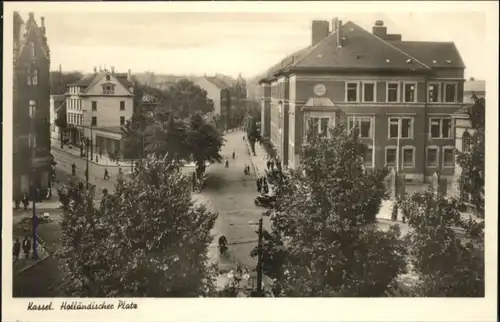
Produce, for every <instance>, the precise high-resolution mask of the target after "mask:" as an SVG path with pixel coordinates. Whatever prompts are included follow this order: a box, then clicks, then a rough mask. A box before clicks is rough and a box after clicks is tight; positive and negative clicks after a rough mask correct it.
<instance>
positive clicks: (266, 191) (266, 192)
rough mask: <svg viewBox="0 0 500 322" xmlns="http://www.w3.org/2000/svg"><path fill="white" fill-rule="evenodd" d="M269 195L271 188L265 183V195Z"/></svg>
mask: <svg viewBox="0 0 500 322" xmlns="http://www.w3.org/2000/svg"><path fill="white" fill-rule="evenodd" d="M268 193H269V187H268V186H267V183H266V182H265V181H264V194H268Z"/></svg>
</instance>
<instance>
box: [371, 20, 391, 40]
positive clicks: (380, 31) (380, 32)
mask: <svg viewBox="0 0 500 322" xmlns="http://www.w3.org/2000/svg"><path fill="white" fill-rule="evenodd" d="M372 33H373V34H374V35H375V36H377V37H379V38H382V39H385V37H386V36H387V27H385V26H384V22H383V21H382V20H377V21H375V25H374V26H373V28H372Z"/></svg>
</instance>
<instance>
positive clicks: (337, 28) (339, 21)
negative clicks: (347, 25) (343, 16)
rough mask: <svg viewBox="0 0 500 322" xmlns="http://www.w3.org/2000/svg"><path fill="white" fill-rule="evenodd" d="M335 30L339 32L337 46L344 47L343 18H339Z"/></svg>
mask: <svg viewBox="0 0 500 322" xmlns="http://www.w3.org/2000/svg"><path fill="white" fill-rule="evenodd" d="M335 30H336V32H337V34H336V36H337V47H338V48H341V47H342V20H337V26H336V27H335Z"/></svg>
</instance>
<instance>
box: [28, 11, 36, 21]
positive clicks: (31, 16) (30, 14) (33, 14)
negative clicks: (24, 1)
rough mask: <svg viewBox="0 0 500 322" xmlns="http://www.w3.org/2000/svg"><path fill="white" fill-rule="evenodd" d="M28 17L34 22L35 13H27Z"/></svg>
mask: <svg viewBox="0 0 500 322" xmlns="http://www.w3.org/2000/svg"><path fill="white" fill-rule="evenodd" d="M28 17H29V20H35V13H34V12H30V13H28Z"/></svg>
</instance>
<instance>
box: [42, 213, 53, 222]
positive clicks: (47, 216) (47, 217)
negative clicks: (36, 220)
mask: <svg viewBox="0 0 500 322" xmlns="http://www.w3.org/2000/svg"><path fill="white" fill-rule="evenodd" d="M51 221H52V217H50V214H49V213H48V212H46V213H44V214H43V215H42V217H41V218H40V222H51Z"/></svg>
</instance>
